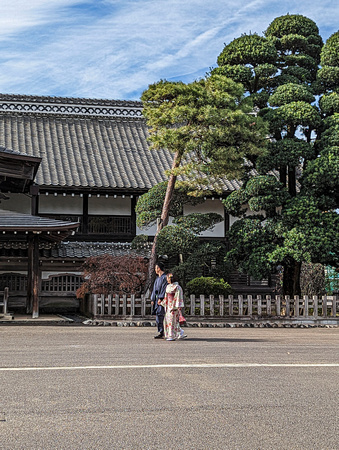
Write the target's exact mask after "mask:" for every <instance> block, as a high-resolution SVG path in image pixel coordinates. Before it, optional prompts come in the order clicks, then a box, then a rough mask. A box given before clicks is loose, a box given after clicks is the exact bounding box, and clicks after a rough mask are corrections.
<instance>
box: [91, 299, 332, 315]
mask: <svg viewBox="0 0 339 450" xmlns="http://www.w3.org/2000/svg"><path fill="white" fill-rule="evenodd" d="M86 309H87V311H83V312H87V313H89V314H91V315H92V316H94V317H126V316H131V317H134V316H137V317H147V316H149V315H150V314H151V303H150V300H149V299H148V298H146V297H144V296H141V297H138V298H137V297H136V296H135V295H129V296H127V295H124V296H119V295H107V296H105V295H98V294H94V295H92V296H91V297H90V301H89V302H87V308H86ZM185 316H186V318H192V319H194V318H201V317H205V318H211V319H218V318H225V319H226V318H236V317H239V318H244V317H250V318H284V319H288V318H293V319H295V318H305V319H314V320H315V319H323V318H333V319H335V318H337V319H338V320H339V298H338V297H337V296H323V297H318V296H313V297H308V296H303V297H299V296H294V297H293V298H291V297H289V296H280V295H276V296H271V295H266V296H264V295H238V296H233V295H229V296H227V297H224V296H222V295H220V296H213V295H211V296H209V297H207V296H204V295H200V296H195V295H191V296H190V297H189V298H188V299H186V300H185Z"/></svg>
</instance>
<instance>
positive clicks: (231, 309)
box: [228, 295, 233, 316]
mask: <svg viewBox="0 0 339 450" xmlns="http://www.w3.org/2000/svg"><path fill="white" fill-rule="evenodd" d="M228 305H229V308H228V309H229V315H230V316H233V295H229V296H228Z"/></svg>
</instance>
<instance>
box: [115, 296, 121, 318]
mask: <svg viewBox="0 0 339 450" xmlns="http://www.w3.org/2000/svg"><path fill="white" fill-rule="evenodd" d="M119 312H120V298H119V294H116V295H115V315H116V316H118V315H119Z"/></svg>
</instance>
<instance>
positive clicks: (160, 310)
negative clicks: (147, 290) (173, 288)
mask: <svg viewBox="0 0 339 450" xmlns="http://www.w3.org/2000/svg"><path fill="white" fill-rule="evenodd" d="M167 284H168V283H167V278H166V274H165V273H163V274H162V275H161V277H158V276H157V278H156V279H155V282H154V286H153V290H152V294H151V302H154V303H153V309H152V314H158V315H159V316H162V315H165V309H164V307H163V306H161V305H158V300H159V299H160V300H162V299H163V298H164V297H165V293H166V287H167Z"/></svg>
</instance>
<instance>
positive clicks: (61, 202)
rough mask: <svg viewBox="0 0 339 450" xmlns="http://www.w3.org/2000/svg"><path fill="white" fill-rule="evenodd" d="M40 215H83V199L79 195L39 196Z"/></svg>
mask: <svg viewBox="0 0 339 450" xmlns="http://www.w3.org/2000/svg"><path fill="white" fill-rule="evenodd" d="M39 213H41V214H71V215H76V214H82V198H81V197H80V196H78V195H75V196H74V197H72V196H71V195H66V196H65V197H64V196H63V195H58V196H57V197H56V196H54V195H51V194H49V195H44V194H41V195H40V196H39Z"/></svg>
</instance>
